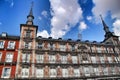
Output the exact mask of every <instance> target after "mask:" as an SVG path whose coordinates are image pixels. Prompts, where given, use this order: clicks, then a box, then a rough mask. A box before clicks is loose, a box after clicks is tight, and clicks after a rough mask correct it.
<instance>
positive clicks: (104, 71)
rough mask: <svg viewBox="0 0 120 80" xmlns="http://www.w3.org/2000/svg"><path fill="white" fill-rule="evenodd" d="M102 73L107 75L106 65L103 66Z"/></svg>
mask: <svg viewBox="0 0 120 80" xmlns="http://www.w3.org/2000/svg"><path fill="white" fill-rule="evenodd" d="M103 73H104V75H108V68H107V67H103Z"/></svg>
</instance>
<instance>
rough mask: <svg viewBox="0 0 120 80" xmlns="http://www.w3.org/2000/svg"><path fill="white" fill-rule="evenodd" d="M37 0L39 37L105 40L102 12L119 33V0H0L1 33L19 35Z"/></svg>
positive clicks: (35, 13)
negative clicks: (101, 18) (32, 4)
mask: <svg viewBox="0 0 120 80" xmlns="http://www.w3.org/2000/svg"><path fill="white" fill-rule="evenodd" d="M32 1H34V6H33V15H34V17H35V19H34V24H35V25H38V26H39V29H38V33H37V34H38V36H43V37H49V36H52V37H53V38H59V37H62V38H63V39H68V38H71V39H73V40H77V39H78V33H81V34H82V40H90V41H94V40H96V41H102V40H103V39H104V30H103V26H102V23H101V20H100V17H99V15H100V14H101V15H102V16H103V18H104V20H105V22H106V24H107V25H108V26H109V28H110V30H111V31H112V32H114V33H115V34H116V35H118V36H120V10H119V7H120V6H119V3H120V1H119V0H105V1H104V0H0V33H2V32H7V33H8V34H9V35H18V36H19V35H20V24H25V23H26V21H27V15H28V13H29V11H30V6H31V2H32Z"/></svg>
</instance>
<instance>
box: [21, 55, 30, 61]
mask: <svg viewBox="0 0 120 80" xmlns="http://www.w3.org/2000/svg"><path fill="white" fill-rule="evenodd" d="M29 61H30V54H28V53H26V54H25V53H24V54H22V62H29Z"/></svg>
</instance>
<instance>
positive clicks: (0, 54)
mask: <svg viewBox="0 0 120 80" xmlns="http://www.w3.org/2000/svg"><path fill="white" fill-rule="evenodd" d="M1 58H2V53H1V52H0V61H1Z"/></svg>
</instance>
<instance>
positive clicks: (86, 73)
mask: <svg viewBox="0 0 120 80" xmlns="http://www.w3.org/2000/svg"><path fill="white" fill-rule="evenodd" d="M89 72H90V70H89V68H88V67H84V73H85V76H90V73H89Z"/></svg>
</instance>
